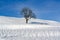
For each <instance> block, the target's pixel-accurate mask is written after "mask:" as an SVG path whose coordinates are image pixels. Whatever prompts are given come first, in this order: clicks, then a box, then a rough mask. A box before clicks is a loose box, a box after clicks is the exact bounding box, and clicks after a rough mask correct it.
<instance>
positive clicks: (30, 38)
mask: <svg viewBox="0 0 60 40" xmlns="http://www.w3.org/2000/svg"><path fill="white" fill-rule="evenodd" d="M0 40H60V23H59V22H56V21H50V20H42V19H33V18H32V19H30V20H29V23H28V24H26V23H25V19H24V18H14V17H5V16H0Z"/></svg>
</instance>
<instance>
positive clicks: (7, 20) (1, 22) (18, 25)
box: [0, 16, 60, 29]
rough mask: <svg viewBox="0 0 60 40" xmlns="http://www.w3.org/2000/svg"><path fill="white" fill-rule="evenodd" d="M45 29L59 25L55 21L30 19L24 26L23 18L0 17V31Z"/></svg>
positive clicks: (59, 24)
mask: <svg viewBox="0 0 60 40" xmlns="http://www.w3.org/2000/svg"><path fill="white" fill-rule="evenodd" d="M46 27H60V23H59V22H56V21H50V20H42V19H33V18H32V19H30V20H29V22H28V24H26V23H25V19H24V18H15V17H5V16H0V29H22V28H33V29H37V28H46Z"/></svg>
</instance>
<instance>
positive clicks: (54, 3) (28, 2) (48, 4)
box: [0, 0, 60, 22]
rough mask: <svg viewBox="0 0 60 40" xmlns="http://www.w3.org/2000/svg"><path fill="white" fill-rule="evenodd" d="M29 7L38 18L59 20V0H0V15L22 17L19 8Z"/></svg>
mask: <svg viewBox="0 0 60 40" xmlns="http://www.w3.org/2000/svg"><path fill="white" fill-rule="evenodd" d="M24 7H28V8H30V9H31V10H32V11H33V12H34V13H35V14H36V17H37V18H39V19H45V20H55V21H59V22H60V1H59V0H0V16H10V17H20V18H21V17H22V16H21V14H20V13H21V12H20V11H21V10H22V8H24Z"/></svg>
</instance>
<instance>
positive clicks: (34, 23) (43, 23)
mask: <svg viewBox="0 0 60 40" xmlns="http://www.w3.org/2000/svg"><path fill="white" fill-rule="evenodd" d="M31 24H42V25H48V23H42V22H31Z"/></svg>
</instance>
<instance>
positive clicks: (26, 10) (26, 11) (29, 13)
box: [21, 8, 36, 23]
mask: <svg viewBox="0 0 60 40" xmlns="http://www.w3.org/2000/svg"><path fill="white" fill-rule="evenodd" d="M21 12H22V14H23V16H24V18H25V19H26V23H28V20H29V18H36V16H35V14H34V13H33V12H32V10H31V9H29V8H23V9H22V11H21Z"/></svg>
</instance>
